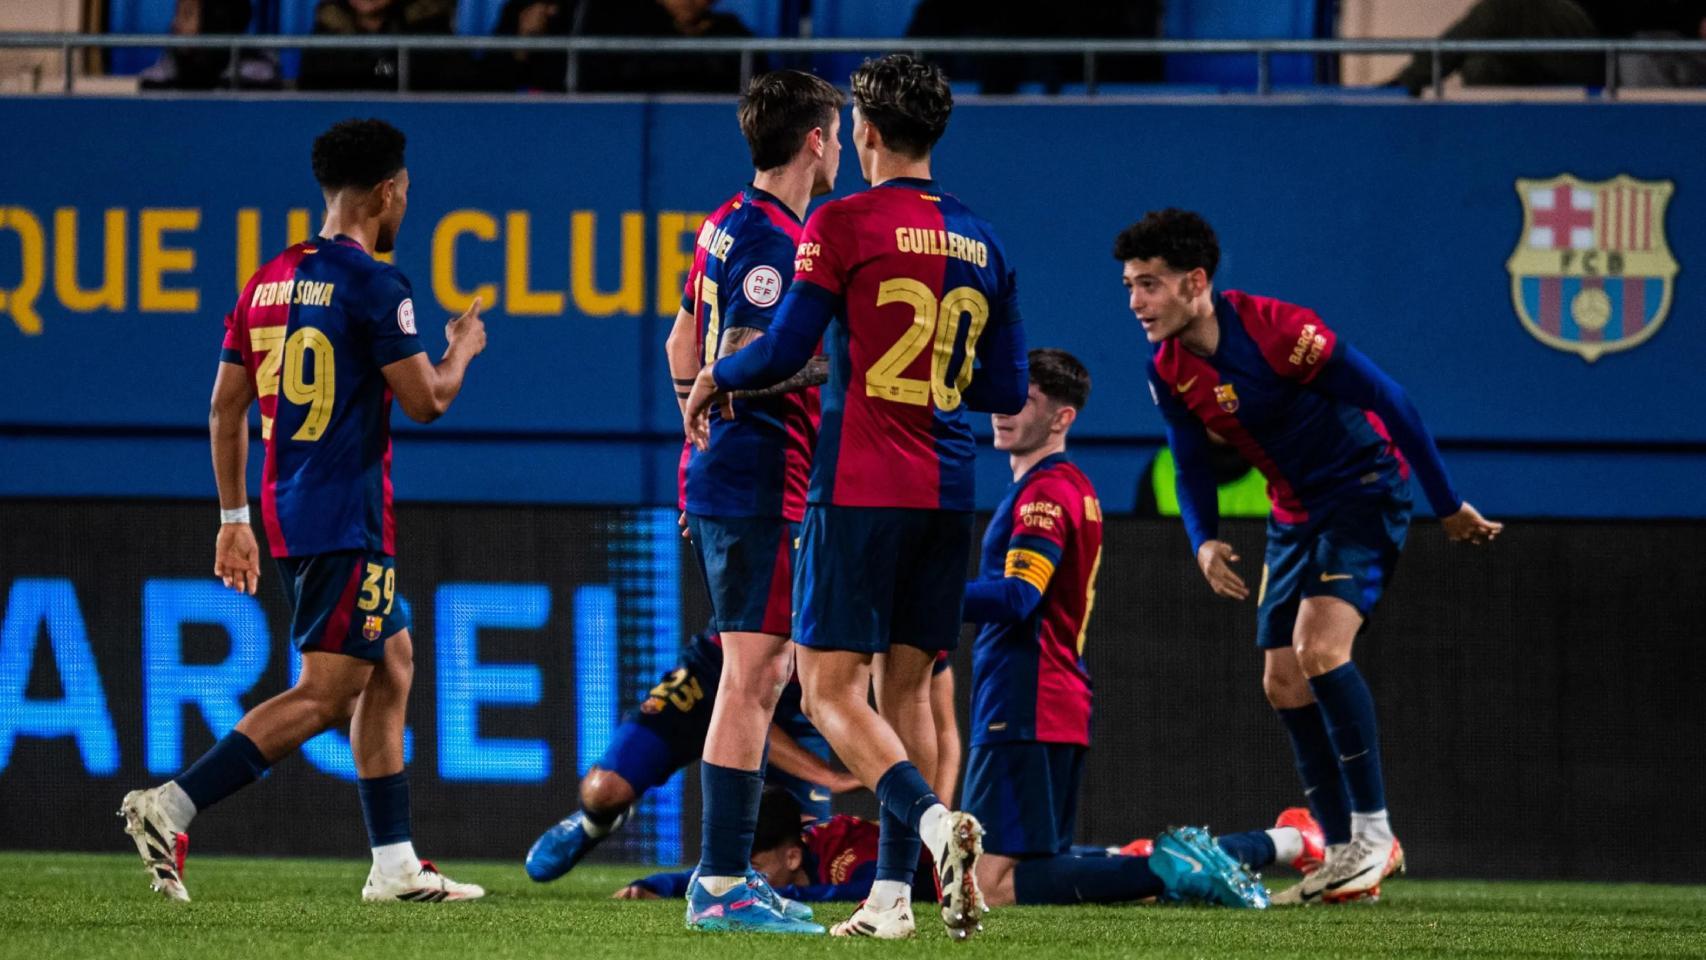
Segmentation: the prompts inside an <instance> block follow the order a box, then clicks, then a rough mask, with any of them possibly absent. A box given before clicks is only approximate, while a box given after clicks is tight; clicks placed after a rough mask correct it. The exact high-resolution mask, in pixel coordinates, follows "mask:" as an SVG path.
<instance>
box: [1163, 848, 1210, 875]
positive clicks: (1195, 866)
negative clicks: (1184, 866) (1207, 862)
mask: <svg viewBox="0 0 1706 960" xmlns="http://www.w3.org/2000/svg"><path fill="white" fill-rule="evenodd" d="M1161 850H1162V852H1163V853H1166V854H1168V855H1170V856H1173V857H1176V858H1178V859H1180V860H1183V861H1185V862H1186V863H1188V864H1190V865H1191V872H1192V873H1202V862H1201V861H1200V860H1198V859H1197V858H1196V857H1187V856H1185V855H1184V854H1182V853H1180V852H1179V851H1177V850H1174V849H1172V848H1171V847H1162V848H1161Z"/></svg>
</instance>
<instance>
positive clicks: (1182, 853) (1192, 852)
mask: <svg viewBox="0 0 1706 960" xmlns="http://www.w3.org/2000/svg"><path fill="white" fill-rule="evenodd" d="M1149 868H1150V869H1151V870H1154V871H1155V875H1156V876H1158V877H1160V878H1161V882H1162V883H1165V884H1166V885H1167V894H1168V897H1167V899H1178V900H1185V901H1198V902H1203V903H1218V904H1221V905H1222V906H1227V907H1242V908H1246V909H1252V910H1262V909H1265V908H1266V907H1267V906H1268V891H1267V888H1266V887H1263V886H1262V883H1261V881H1260V880H1258V879H1256V878H1255V877H1254V876H1252V875H1251V873H1250V871H1249V870H1246V869H1245V868H1244V865H1243V864H1241V863H1239V862H1238V861H1236V860H1234V859H1232V857H1231V856H1230V855H1228V854H1227V852H1226V851H1225V850H1222V849H1220V844H1218V843H1216V842H1215V841H1214V837H1212V836H1210V835H1209V832H1208V831H1207V830H1206V829H1204V828H1202V827H1175V828H1173V829H1171V830H1168V831H1166V832H1164V833H1162V834H1161V835H1160V836H1159V837H1156V838H1155V852H1154V853H1153V854H1151V855H1150V857H1149Z"/></svg>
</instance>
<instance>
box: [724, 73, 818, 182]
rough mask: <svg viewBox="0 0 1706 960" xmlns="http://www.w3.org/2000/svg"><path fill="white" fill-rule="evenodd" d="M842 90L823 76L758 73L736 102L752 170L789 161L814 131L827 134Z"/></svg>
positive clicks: (767, 168) (763, 168)
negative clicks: (738, 102) (738, 101)
mask: <svg viewBox="0 0 1706 960" xmlns="http://www.w3.org/2000/svg"><path fill="white" fill-rule="evenodd" d="M841 104H842V97H841V91H840V90H837V89H835V87H834V86H832V85H831V84H830V83H829V81H827V80H824V79H823V78H822V77H814V76H812V75H811V74H809V73H801V72H800V71H798V70H775V71H772V72H770V73H763V74H759V75H758V76H756V77H753V78H752V82H751V83H749V84H747V87H746V93H744V94H742V95H741V98H740V108H739V116H740V132H741V133H742V134H744V135H745V136H746V145H747V148H748V149H749V150H751V151H752V166H753V169H755V170H774V169H775V168H777V167H780V166H784V165H786V164H787V162H788V161H790V160H792V159H794V154H796V153H799V152H800V147H801V146H802V145H804V144H805V142H806V134H809V133H811V132H812V130H813V129H815V128H817V127H822V128H823V133H824V136H826V137H827V136H829V128H830V125H831V124H832V123H833V122H834V120H835V114H836V113H837V112H839V111H840V110H841Z"/></svg>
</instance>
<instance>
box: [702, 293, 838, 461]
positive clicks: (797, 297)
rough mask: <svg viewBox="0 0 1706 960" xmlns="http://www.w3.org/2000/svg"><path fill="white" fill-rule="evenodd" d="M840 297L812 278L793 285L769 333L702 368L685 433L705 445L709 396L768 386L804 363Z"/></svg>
mask: <svg viewBox="0 0 1706 960" xmlns="http://www.w3.org/2000/svg"><path fill="white" fill-rule="evenodd" d="M837 302H838V298H837V297H836V296H835V295H834V294H832V293H830V292H829V291H827V290H825V289H823V288H822V287H819V286H817V285H816V284H814V283H795V284H794V285H793V286H792V287H789V288H788V293H787V295H786V296H784V297H783V298H782V308H781V313H780V314H779V315H778V316H777V318H776V322H775V323H774V324H772V325H771V327H770V331H769V334H768V335H767V336H763V337H759V338H758V339H757V340H756V341H754V342H753V343H752V344H751V346H748V347H747V348H746V349H744V350H741V351H739V352H737V353H735V354H733V355H731V356H727V357H723V358H722V359H720V360H718V361H717V362H716V363H713V364H710V365H709V366H707V367H705V368H704V369H702V370H700V371H699V376H698V377H697V378H696V379H695V380H694V382H693V392H692V393H691V394H689V395H688V398H687V405H686V407H685V408H684V409H683V410H682V414H681V424H682V430H683V432H685V433H686V434H687V439H688V440H689V441H691V442H692V443H693V445H694V446H696V447H698V448H699V449H701V450H703V449H705V448H706V446H707V445H708V444H709V443H710V436H711V421H710V409H711V402H712V401H713V400H715V399H716V398H717V396H718V395H719V394H721V393H724V392H731V391H739V390H756V389H760V388H762V387H768V386H771V385H772V384H776V383H780V382H781V381H782V380H784V379H786V378H788V377H789V376H791V375H793V374H794V373H795V372H797V371H798V370H799V369H800V368H801V367H803V366H805V364H806V361H807V360H810V359H811V357H812V354H813V353H815V352H817V345H818V342H819V341H820V340H822V339H823V331H824V330H825V329H827V328H828V327H829V321H830V319H831V318H832V317H834V316H835V309H836V304H837Z"/></svg>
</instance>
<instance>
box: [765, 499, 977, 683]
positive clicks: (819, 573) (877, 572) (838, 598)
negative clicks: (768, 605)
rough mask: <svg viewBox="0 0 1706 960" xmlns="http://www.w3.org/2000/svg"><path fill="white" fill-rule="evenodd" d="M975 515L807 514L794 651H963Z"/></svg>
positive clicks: (860, 510)
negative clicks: (963, 605) (963, 620)
mask: <svg viewBox="0 0 1706 960" xmlns="http://www.w3.org/2000/svg"><path fill="white" fill-rule="evenodd" d="M971 529H972V515H971V513H970V512H969V511H960V510H909V509H903V508H899V507H835V506H824V505H816V504H814V505H812V506H808V507H806V519H805V523H803V524H802V525H801V532H800V561H799V563H800V572H799V575H798V576H797V577H795V578H794V642H795V643H798V644H799V645H800V646H802V647H811V648H812V649H814V650H852V651H857V652H859V653H882V652H884V651H886V650H887V649H888V648H889V644H891V643H898V644H904V645H906V646H909V647H918V648H919V649H921V650H952V649H954V648H955V647H956V646H958V645H959V642H960V605H961V603H962V602H963V601H964V599H965V590H966V565H967V563H968V561H969V558H970V553H971Z"/></svg>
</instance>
